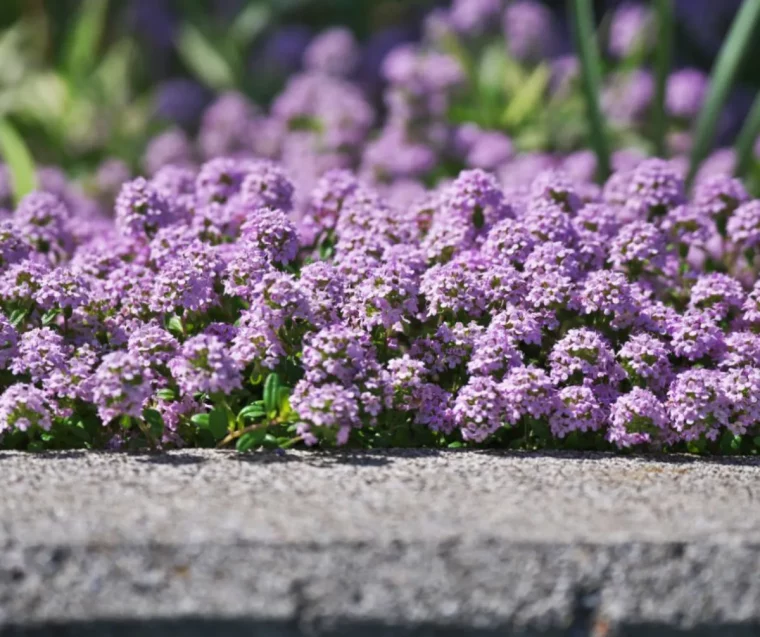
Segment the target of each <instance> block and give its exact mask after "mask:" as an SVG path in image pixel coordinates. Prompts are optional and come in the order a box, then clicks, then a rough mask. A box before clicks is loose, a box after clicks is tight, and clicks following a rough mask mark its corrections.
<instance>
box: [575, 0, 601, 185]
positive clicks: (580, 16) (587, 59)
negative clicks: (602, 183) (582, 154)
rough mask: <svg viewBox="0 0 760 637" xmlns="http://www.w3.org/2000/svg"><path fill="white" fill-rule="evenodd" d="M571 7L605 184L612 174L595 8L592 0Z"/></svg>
mask: <svg viewBox="0 0 760 637" xmlns="http://www.w3.org/2000/svg"><path fill="white" fill-rule="evenodd" d="M570 7H571V10H570V22H571V24H572V25H573V35H574V37H575V47H576V49H577V50H578V54H579V57H580V61H581V80H582V82H581V83H582V85H583V93H584V95H585V97H586V111H587V117H588V123H589V142H590V144H591V147H592V148H593V149H594V153H595V154H596V160H597V178H598V179H600V180H604V179H607V177H608V176H609V174H610V144H609V139H608V138H607V126H606V124H605V121H604V116H603V115H602V109H601V107H600V106H599V96H600V95H601V85H602V62H601V57H600V55H599V44H598V42H597V40H596V33H595V32H594V8H593V5H592V0H572V2H571V3H570Z"/></svg>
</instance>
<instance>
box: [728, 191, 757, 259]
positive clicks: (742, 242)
mask: <svg viewBox="0 0 760 637" xmlns="http://www.w3.org/2000/svg"><path fill="white" fill-rule="evenodd" d="M727 230H728V238H729V239H730V240H731V241H732V242H733V243H735V244H736V245H737V246H738V247H739V248H741V249H743V250H752V249H754V248H756V247H757V246H758V245H760V199H753V200H752V201H748V202H747V203H744V204H742V205H740V206H739V207H738V208H737V209H736V210H735V211H734V213H733V214H732V215H731V217H730V218H729V220H728V226H727Z"/></svg>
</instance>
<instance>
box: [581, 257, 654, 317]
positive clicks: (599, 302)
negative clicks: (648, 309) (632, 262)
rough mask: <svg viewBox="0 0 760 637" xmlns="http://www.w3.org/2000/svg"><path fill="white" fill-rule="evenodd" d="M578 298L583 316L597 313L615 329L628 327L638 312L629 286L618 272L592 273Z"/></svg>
mask: <svg viewBox="0 0 760 637" xmlns="http://www.w3.org/2000/svg"><path fill="white" fill-rule="evenodd" d="M578 296H579V300H580V304H581V311H582V312H583V313H584V314H595V313H598V314H600V315H602V316H604V317H606V318H607V319H609V320H610V321H611V324H612V326H613V327H615V328H625V327H630V325H632V324H633V323H634V322H635V320H636V315H637V314H638V311H639V309H638V305H637V303H636V302H635V300H634V298H633V291H632V289H631V285H630V284H629V283H628V280H627V279H626V277H625V275H624V274H622V273H620V272H613V271H610V270H599V271H597V272H592V273H591V274H589V275H588V278H587V279H586V281H585V282H584V284H583V288H582V289H581V291H580V293H579V295H578Z"/></svg>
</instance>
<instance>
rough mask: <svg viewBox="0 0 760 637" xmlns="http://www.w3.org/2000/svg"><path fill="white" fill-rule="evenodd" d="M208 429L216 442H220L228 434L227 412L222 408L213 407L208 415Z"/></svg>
mask: <svg viewBox="0 0 760 637" xmlns="http://www.w3.org/2000/svg"><path fill="white" fill-rule="evenodd" d="M208 428H209V431H210V432H211V435H212V436H214V438H215V439H216V440H221V439H222V438H224V437H225V436H226V435H227V433H228V427H227V410H226V409H224V407H214V409H212V410H211V413H210V414H209V419H208Z"/></svg>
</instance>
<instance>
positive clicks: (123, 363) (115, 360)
mask: <svg viewBox="0 0 760 637" xmlns="http://www.w3.org/2000/svg"><path fill="white" fill-rule="evenodd" d="M92 393H93V402H94V403H95V405H97V408H98V416H100V419H101V420H102V421H103V424H104V425H105V424H108V423H109V422H110V421H111V420H113V419H114V418H116V417H118V416H130V417H132V418H140V417H142V410H143V405H144V404H145V402H146V401H147V400H148V398H150V396H151V394H152V393H153V375H152V373H151V371H150V370H149V369H147V368H146V367H145V366H144V363H143V361H142V359H140V358H138V357H135V356H130V355H129V353H127V352H113V353H111V354H106V355H105V356H104V357H103V362H102V363H101V364H100V366H99V367H98V369H97V371H96V372H95V375H94V377H93V388H92Z"/></svg>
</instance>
